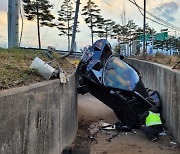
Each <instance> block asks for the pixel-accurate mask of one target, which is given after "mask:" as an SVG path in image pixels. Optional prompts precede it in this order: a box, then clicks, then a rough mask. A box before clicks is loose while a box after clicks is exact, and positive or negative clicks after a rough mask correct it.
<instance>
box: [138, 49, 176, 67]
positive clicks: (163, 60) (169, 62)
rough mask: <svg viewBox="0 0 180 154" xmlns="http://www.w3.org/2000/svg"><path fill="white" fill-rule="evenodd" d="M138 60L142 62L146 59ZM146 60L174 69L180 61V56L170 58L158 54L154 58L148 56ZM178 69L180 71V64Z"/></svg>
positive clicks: (141, 57)
mask: <svg viewBox="0 0 180 154" xmlns="http://www.w3.org/2000/svg"><path fill="white" fill-rule="evenodd" d="M136 58H137V59H142V60H143V59H144V57H143V56H140V57H136ZM146 60H147V61H151V62H155V63H159V64H163V65H166V66H170V67H173V66H175V65H176V64H177V63H178V62H179V61H180V56H168V55H164V54H162V53H156V54H155V55H154V56H151V55H146ZM176 69H180V64H179V65H177V66H176Z"/></svg>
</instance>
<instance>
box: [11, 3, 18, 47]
mask: <svg viewBox="0 0 180 154" xmlns="http://www.w3.org/2000/svg"><path fill="white" fill-rule="evenodd" d="M19 3H20V1H19V0H8V48H13V47H18V40H19Z"/></svg>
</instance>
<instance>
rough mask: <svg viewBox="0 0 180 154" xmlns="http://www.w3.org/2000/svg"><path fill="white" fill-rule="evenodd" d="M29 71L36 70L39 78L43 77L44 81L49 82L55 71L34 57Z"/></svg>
mask: <svg viewBox="0 0 180 154" xmlns="http://www.w3.org/2000/svg"><path fill="white" fill-rule="evenodd" d="M30 69H32V70H36V71H37V72H38V73H39V74H40V75H41V76H43V77H44V78H45V79H46V80H49V79H50V78H51V76H52V74H53V73H54V72H55V69H54V68H53V67H51V66H50V65H48V64H47V63H46V62H44V61H43V60H41V59H40V58H39V57H36V58H35V59H34V60H33V62H32V64H31V66H30Z"/></svg>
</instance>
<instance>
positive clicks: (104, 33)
mask: <svg viewBox="0 0 180 154" xmlns="http://www.w3.org/2000/svg"><path fill="white" fill-rule="evenodd" d="M101 20H102V21H100V24H99V26H98V28H99V29H101V30H100V31H98V36H99V37H105V38H106V39H107V38H108V37H113V34H112V32H113V26H114V25H115V22H114V21H112V20H111V19H103V18H102V19H101Z"/></svg>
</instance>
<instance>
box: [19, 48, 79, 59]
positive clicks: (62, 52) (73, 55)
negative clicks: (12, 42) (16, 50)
mask: <svg viewBox="0 0 180 154" xmlns="http://www.w3.org/2000/svg"><path fill="white" fill-rule="evenodd" d="M21 48H22V49H30V50H48V49H44V48H43V49H38V48H26V47H21ZM54 51H55V52H57V53H59V54H62V55H65V54H67V53H68V52H69V51H63V50H54ZM69 56H70V57H78V58H79V57H81V56H82V52H73V53H72V54H71V55H69Z"/></svg>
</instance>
